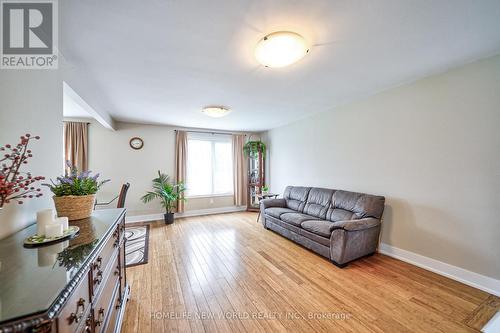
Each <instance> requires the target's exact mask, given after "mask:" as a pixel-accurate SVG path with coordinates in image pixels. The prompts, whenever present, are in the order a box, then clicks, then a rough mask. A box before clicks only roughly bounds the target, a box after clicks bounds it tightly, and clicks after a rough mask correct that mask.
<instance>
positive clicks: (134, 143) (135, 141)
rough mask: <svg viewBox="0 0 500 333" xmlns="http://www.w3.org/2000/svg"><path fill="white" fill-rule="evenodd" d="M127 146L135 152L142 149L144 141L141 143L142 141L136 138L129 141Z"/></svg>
mask: <svg viewBox="0 0 500 333" xmlns="http://www.w3.org/2000/svg"><path fill="white" fill-rule="evenodd" d="M129 144H130V148H132V149H135V150H139V149H142V147H144V141H142V139H141V138H139V137H137V136H136V137H133V138H132V139H130V142H129Z"/></svg>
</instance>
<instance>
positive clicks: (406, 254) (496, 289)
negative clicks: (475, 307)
mask: <svg viewBox="0 0 500 333" xmlns="http://www.w3.org/2000/svg"><path fill="white" fill-rule="evenodd" d="M378 252H379V253H381V254H385V255H387V256H389V257H393V258H396V259H399V260H402V261H405V262H407V263H410V264H412V265H415V266H418V267H420V268H423V269H426V270H428V271H431V272H434V273H436V274H439V275H443V276H446V277H447V278H450V279H452V280H455V281H458V282H462V283H464V284H466V285H469V286H471V287H474V288H477V289H481V290H483V291H486V292H488V293H490V294H493V295H495V296H500V280H497V279H494V278H491V277H488V276H484V275H481V274H478V273H474V272H471V271H468V270H466V269H463V268H460V267H457V266H453V265H450V264H447V263H444V262H442V261H439V260H436V259H432V258H429V257H425V256H423V255H420V254H417V253H414V252H410V251H407V250H403V249H400V248H397V247H394V246H392V245H388V244H384V243H381V244H380V246H379V249H378Z"/></svg>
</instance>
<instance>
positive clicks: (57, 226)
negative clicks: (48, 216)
mask: <svg viewBox="0 0 500 333" xmlns="http://www.w3.org/2000/svg"><path fill="white" fill-rule="evenodd" d="M62 235H63V226H62V224H61V223H53V224H47V225H46V226H45V238H54V237H61V236H62Z"/></svg>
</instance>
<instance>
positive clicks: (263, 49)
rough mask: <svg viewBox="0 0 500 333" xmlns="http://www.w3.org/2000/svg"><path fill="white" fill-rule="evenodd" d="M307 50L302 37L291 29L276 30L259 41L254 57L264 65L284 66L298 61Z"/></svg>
mask: <svg viewBox="0 0 500 333" xmlns="http://www.w3.org/2000/svg"><path fill="white" fill-rule="evenodd" d="M308 52H309V46H308V44H307V42H306V40H305V39H304V37H302V36H301V35H299V34H297V33H295V32H291V31H277V32H273V33H271V34H269V35H267V36H265V37H264V38H262V39H261V40H260V41H259V43H258V44H257V47H256V48H255V58H257V61H258V62H260V63H261V64H262V65H264V66H266V67H285V66H288V65H291V64H293V63H295V62H297V61H299V60H300V59H302V58H303V57H304V56H305V55H306V54H307V53H308Z"/></svg>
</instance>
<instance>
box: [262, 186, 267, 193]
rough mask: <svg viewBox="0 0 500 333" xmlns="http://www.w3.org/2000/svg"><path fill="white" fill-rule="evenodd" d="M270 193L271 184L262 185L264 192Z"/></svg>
mask: <svg viewBox="0 0 500 333" xmlns="http://www.w3.org/2000/svg"><path fill="white" fill-rule="evenodd" d="M267 193H269V186H267V185H263V186H262V194H267Z"/></svg>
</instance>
